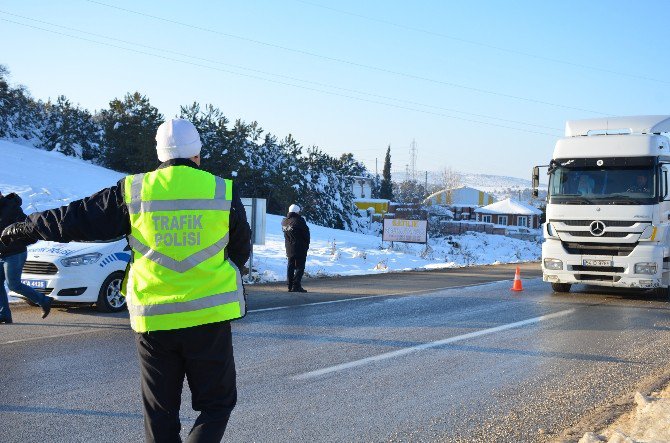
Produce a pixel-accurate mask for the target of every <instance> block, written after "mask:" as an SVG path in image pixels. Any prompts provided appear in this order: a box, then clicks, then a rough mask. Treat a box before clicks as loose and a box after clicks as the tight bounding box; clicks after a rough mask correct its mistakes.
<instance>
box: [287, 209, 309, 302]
mask: <svg viewBox="0 0 670 443" xmlns="http://www.w3.org/2000/svg"><path fill="white" fill-rule="evenodd" d="M281 229H282V231H284V243H285V245H286V257H287V258H288V265H287V267H286V279H287V281H288V292H307V291H306V290H305V288H303V287H302V284H301V281H302V276H303V274H304V273H305V262H306V261H307V251H308V250H309V227H308V226H307V223H306V222H305V219H304V218H302V216H301V215H300V206H298V205H291V206H289V208H288V215H287V216H286V218H285V219H283V220H282V222H281Z"/></svg>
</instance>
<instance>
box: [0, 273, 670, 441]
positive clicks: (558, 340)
mask: <svg viewBox="0 0 670 443" xmlns="http://www.w3.org/2000/svg"><path fill="white" fill-rule="evenodd" d="M513 268H514V267H513V266H509V265H502V266H489V267H476V268H474V267H473V268H463V269H454V270H447V271H434V272H408V273H402V274H385V275H376V276H366V277H351V278H340V279H332V280H331V279H323V280H311V281H307V282H305V287H306V288H307V289H309V290H310V293H308V294H288V293H286V292H284V288H283V286H281V285H263V286H256V287H252V288H250V290H249V306H250V312H249V314H248V315H247V317H246V318H244V319H242V320H240V321H237V322H235V323H234V327H233V331H234V346H235V355H236V363H237V369H238V387H239V402H238V407H237V408H236V409H235V411H234V412H233V415H232V417H231V421H230V424H229V428H228V431H227V434H226V438H225V440H226V441H231V442H233V441H234V442H241V441H244V442H247V441H256V442H289V441H291V442H293V441H305V442H307V441H309V442H312V441H328V442H330V441H332V442H342V441H365V442H367V441H445V442H452V441H463V442H466V441H467V442H472V441H482V442H495V441H500V442H510V441H528V442H531V441H533V442H535V441H540V442H542V441H554V440H560V439H564V438H568V437H571V438H574V437H575V436H576V435H580V432H583V431H585V430H588V429H581V428H580V426H581V427H584V426H588V423H590V422H589V418H590V417H597V416H601V415H602V412H603V406H607V405H612V404H625V399H627V398H629V396H630V395H631V394H632V393H633V392H634V391H635V390H636V389H638V388H640V387H641V386H649V384H650V383H653V382H654V381H657V380H660V379H662V378H664V377H667V375H668V367H669V365H668V356H667V349H668V348H669V347H670V346H669V345H670V318H669V317H668V309H669V308H670V305H669V304H668V303H667V302H666V301H665V300H660V299H655V298H654V297H653V295H652V294H650V293H649V294H641V293H634V292H626V291H615V290H597V289H593V288H587V287H577V288H576V290H575V292H573V293H570V294H557V295H552V293H551V290H550V288H549V285H548V284H546V283H543V282H541V280H539V279H538V278H537V277H538V276H539V275H540V272H539V268H538V265H537V264H528V265H524V266H523V267H522V277H524V291H523V292H520V293H512V292H511V291H510V290H509V288H510V286H511V281H510V280H511V278H512V277H513ZM13 312H14V320H15V322H16V323H15V324H13V325H0V331H2V332H1V333H0V362H1V365H0V374H1V377H2V379H1V380H0V441H2V442H13V441H20V442H44V441H66V442H79V441H81V442H91V441H110V442H121V441H124V442H127V441H141V440H142V438H143V437H142V436H143V433H142V415H141V403H140V393H139V372H138V365H137V357H136V355H135V348H134V338H133V333H132V331H130V329H129V328H128V320H127V314H125V313H124V314H112V315H110V314H107V315H102V314H99V313H97V312H96V311H95V310H94V309H91V308H88V307H72V308H57V309H56V310H55V311H54V312H53V313H52V314H51V316H50V317H49V318H48V319H47V320H44V321H43V320H41V319H40V318H39V310H38V309H35V308H27V307H18V308H15V309H14V310H13ZM183 400H184V404H183V407H182V423H183V425H184V429H183V435H184V436H185V435H186V433H187V432H188V429H189V428H190V426H191V424H192V423H193V420H194V418H195V413H194V412H193V411H191V410H190V394H189V391H188V388H187V387H185V389H184V396H183ZM592 422H593V421H591V423H592ZM566 430H569V432H568V431H566Z"/></svg>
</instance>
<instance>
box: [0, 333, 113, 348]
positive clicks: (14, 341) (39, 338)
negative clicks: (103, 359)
mask: <svg viewBox="0 0 670 443" xmlns="http://www.w3.org/2000/svg"><path fill="white" fill-rule="evenodd" d="M101 330H103V329H86V330H84V331H77V332H66V333H63V334H54V335H40V336H39V337H30V338H21V339H18V340H10V341H4V342H2V343H0V346H1V345H11V344H12V343H21V342H24V341H35V340H48V339H50V338H58V337H68V336H70V335H81V334H89V333H91V332H99V331H101Z"/></svg>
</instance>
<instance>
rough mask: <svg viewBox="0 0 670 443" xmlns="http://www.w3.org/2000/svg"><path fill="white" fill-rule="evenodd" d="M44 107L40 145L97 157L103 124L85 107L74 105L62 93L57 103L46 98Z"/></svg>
mask: <svg viewBox="0 0 670 443" xmlns="http://www.w3.org/2000/svg"><path fill="white" fill-rule="evenodd" d="M44 109H45V119H44V128H43V129H42V131H41V136H40V140H41V142H40V144H39V145H38V147H39V148H42V149H46V150H49V151H57V152H61V153H63V154H65V155H69V156H72V157H79V158H83V159H85V160H92V159H95V158H96V157H97V155H98V154H99V152H98V151H99V146H100V140H99V137H100V134H99V133H100V128H99V127H98V126H97V125H96V123H95V122H94V121H93V117H92V116H91V114H90V113H89V112H88V111H87V110H86V109H80V108H79V107H75V106H72V104H71V103H70V101H69V100H68V99H67V98H65V96H63V95H61V96H59V97H58V99H57V100H56V103H51V102H47V103H46V105H44Z"/></svg>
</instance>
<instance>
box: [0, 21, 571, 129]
mask: <svg viewBox="0 0 670 443" xmlns="http://www.w3.org/2000/svg"><path fill="white" fill-rule="evenodd" d="M0 13H2V14H5V15H10V16H13V17H18V18H21V19H24V20H30V21H33V22H36V23H41V24H44V25H48V26H54V27H57V28H60V29H66V30H68V31H73V32H78V33H82V34H86V35H91V36H94V37H99V38H103V39H106V40H112V41H116V42H120V43H124V44H128V45H133V46H138V47H141V48H147V49H151V50H155V51H161V52H165V53H168V54H174V55H178V56H180V57H186V58H192V59H194V60H200V61H205V62H209V63H214V64H219V65H222V66H228V67H232V68H236V69H242V70H245V71H250V72H255V73H259V74H265V75H271V76H276V77H281V78H285V79H289V80H293V81H298V82H301V83H307V84H312V85H316V86H320V87H326V88H332V89H336V90H340V91H345V92H350V93H355V94H360V95H367V96H370V97H375V98H380V99H384V100H391V101H398V102H401V103H407V104H410V105H414V106H421V107H425V108H432V109H438V110H441V111H447V112H456V113H459V114H464V115H470V116H473V117H480V118H488V119H492V120H498V121H502V122H506V123H514V124H519V125H526V126H533V127H536V128H542V129H550V130H555V131H562V129H561V128H554V127H550V126H543V125H537V124H533V123H527V122H522V121H518V120H510V119H504V118H500V117H494V116H490V115H483V114H477V113H472V112H466V111H461V110H458V109H452V108H445V107H441V106H434V105H427V104H424V103H419V102H415V101H411V100H404V99H399V98H394V97H388V96H384V95H379V94H372V93H369V92H364V91H359V90H355V89H349V88H342V87H339V86H333V85H329V84H325V83H319V82H315V81H312V80H305V79H301V78H297V77H292V76H287V75H282V74H277V73H272V72H267V71H261V70H258V69H253V68H247V67H244V66H240V65H233V64H230V63H224V62H221V61H219V60H212V59H208V58H204V57H197V56H194V55H190V54H185V53H182V52H177V51H173V50H170V49H164V48H158V47H155V46H148V45H144V44H141V43H136V42H132V41H128V40H122V39H119V38H115V37H109V36H106V35H102V34H96V33H94V32H88V31H84V30H81V29H76V28H71V27H68V26H63V25H59V24H56V23H52V22H47V21H44V20H38V19H35V18H31V17H26V16H24V15H19V14H14V13H11V12H7V11H3V10H0Z"/></svg>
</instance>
